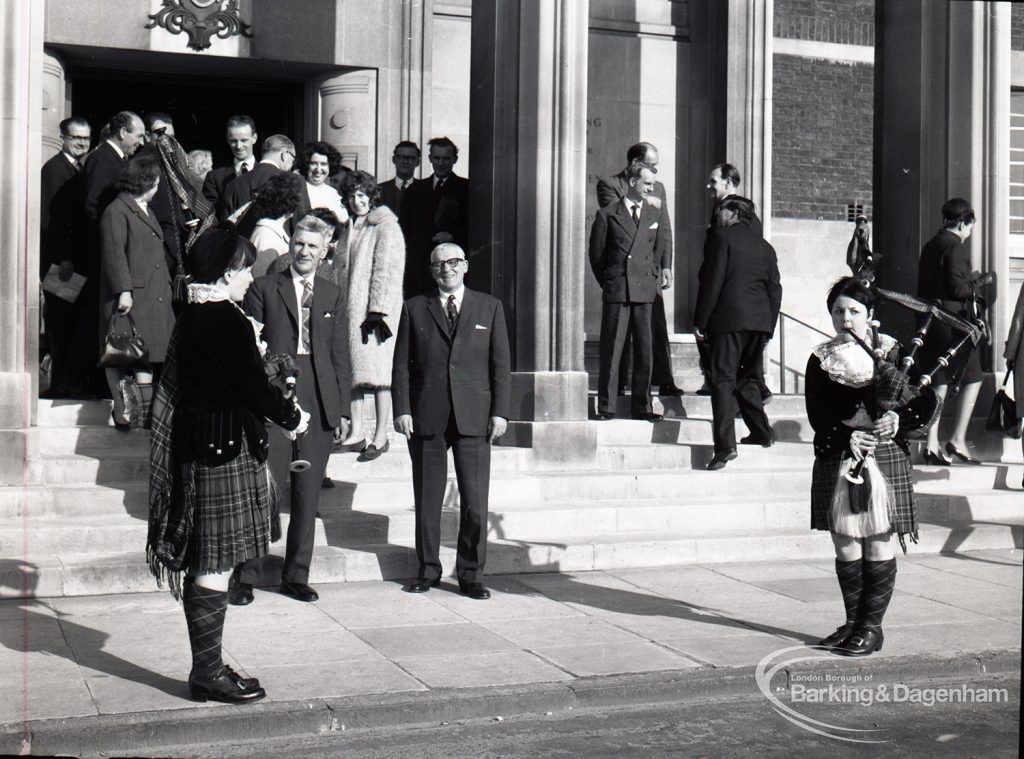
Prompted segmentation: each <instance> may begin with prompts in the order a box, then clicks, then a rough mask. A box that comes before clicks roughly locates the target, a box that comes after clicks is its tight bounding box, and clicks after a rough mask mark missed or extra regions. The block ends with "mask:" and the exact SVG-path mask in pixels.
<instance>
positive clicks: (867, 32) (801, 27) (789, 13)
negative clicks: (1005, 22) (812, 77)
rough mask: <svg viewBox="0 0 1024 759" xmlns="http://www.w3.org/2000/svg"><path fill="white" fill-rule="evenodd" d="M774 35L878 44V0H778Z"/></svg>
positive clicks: (776, 1) (846, 42)
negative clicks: (876, 34)
mask: <svg viewBox="0 0 1024 759" xmlns="http://www.w3.org/2000/svg"><path fill="white" fill-rule="evenodd" d="M775 36H776V37H785V38H787V39H798V40H811V41H813V42H838V43H841V44H846V45H874V44H875V0H775Z"/></svg>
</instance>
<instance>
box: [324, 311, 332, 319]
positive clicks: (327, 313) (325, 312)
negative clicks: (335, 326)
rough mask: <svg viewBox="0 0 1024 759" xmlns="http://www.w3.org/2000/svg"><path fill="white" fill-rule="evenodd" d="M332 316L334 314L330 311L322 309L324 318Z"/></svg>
mask: <svg viewBox="0 0 1024 759" xmlns="http://www.w3.org/2000/svg"><path fill="white" fill-rule="evenodd" d="M333 316H334V314H332V313H331V312H330V311H324V318H325V319H330V318H331V317H333Z"/></svg>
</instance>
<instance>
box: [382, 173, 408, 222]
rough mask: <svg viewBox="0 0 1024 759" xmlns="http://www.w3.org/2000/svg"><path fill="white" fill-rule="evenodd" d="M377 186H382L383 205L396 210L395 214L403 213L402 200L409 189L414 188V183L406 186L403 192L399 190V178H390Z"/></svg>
mask: <svg viewBox="0 0 1024 759" xmlns="http://www.w3.org/2000/svg"><path fill="white" fill-rule="evenodd" d="M377 186H378V187H380V196H381V205H385V206H387V207H388V208H390V209H391V210H392V211H394V212H395V216H398V215H399V214H401V212H402V200H403V198H404V196H405V195H406V194H407V193H408V191H409V190H411V189H412V185H409V186H408V187H406V189H405V191H403V192H401V193H400V192H399V191H398V180H397V179H389V180H387V181H386V182H381V183H380V184H379V185H377Z"/></svg>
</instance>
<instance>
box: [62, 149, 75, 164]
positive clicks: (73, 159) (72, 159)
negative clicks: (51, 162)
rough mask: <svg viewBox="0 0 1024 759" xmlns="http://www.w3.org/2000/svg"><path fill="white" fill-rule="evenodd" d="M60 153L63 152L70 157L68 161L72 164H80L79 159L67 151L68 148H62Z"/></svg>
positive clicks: (66, 156)
mask: <svg viewBox="0 0 1024 759" xmlns="http://www.w3.org/2000/svg"><path fill="white" fill-rule="evenodd" d="M60 154H61V155H62V156H64V157H65V158H67V159H68V163H70V164H71V165H72V166H78V165H79V163H78V159H77V158H75V157H74V156H73V155H71V154H70V153H69V152H67V151H66V150H62V151H60Z"/></svg>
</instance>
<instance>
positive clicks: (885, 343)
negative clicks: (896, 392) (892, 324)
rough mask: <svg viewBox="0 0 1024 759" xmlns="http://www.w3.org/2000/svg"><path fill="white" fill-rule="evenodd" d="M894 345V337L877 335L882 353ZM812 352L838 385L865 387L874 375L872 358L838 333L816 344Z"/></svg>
mask: <svg viewBox="0 0 1024 759" xmlns="http://www.w3.org/2000/svg"><path fill="white" fill-rule="evenodd" d="M895 345H896V340H895V338H892V337H889V335H883V334H879V335H878V346H879V348H880V349H881V350H882V353H883V355H885V354H888V353H889V351H891V350H892V349H893V347H894V346H895ZM812 353H813V354H814V355H815V356H817V357H818V360H819V361H821V368H822V369H824V370H825V371H826V372H827V373H828V375H829V377H831V378H832V379H833V380H834V381H836V382H838V383H839V384H840V385H846V386H847V387H865V386H866V385H869V384H870V383H871V380H872V378H873V377H874V376H875V362H874V359H873V358H872V357H871V356H870V355H869V354H868V352H867V351H866V350H864V349H863V348H862V347H861V346H860V345H858V344H857V343H856V342H854V341H853V340H846V339H845V338H844V337H842V336H840V335H837V336H836V337H833V338H832V339H831V340H826V341H825V342H823V343H822V344H821V345H818V346H816V347H815V348H814V350H813V351H812Z"/></svg>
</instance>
